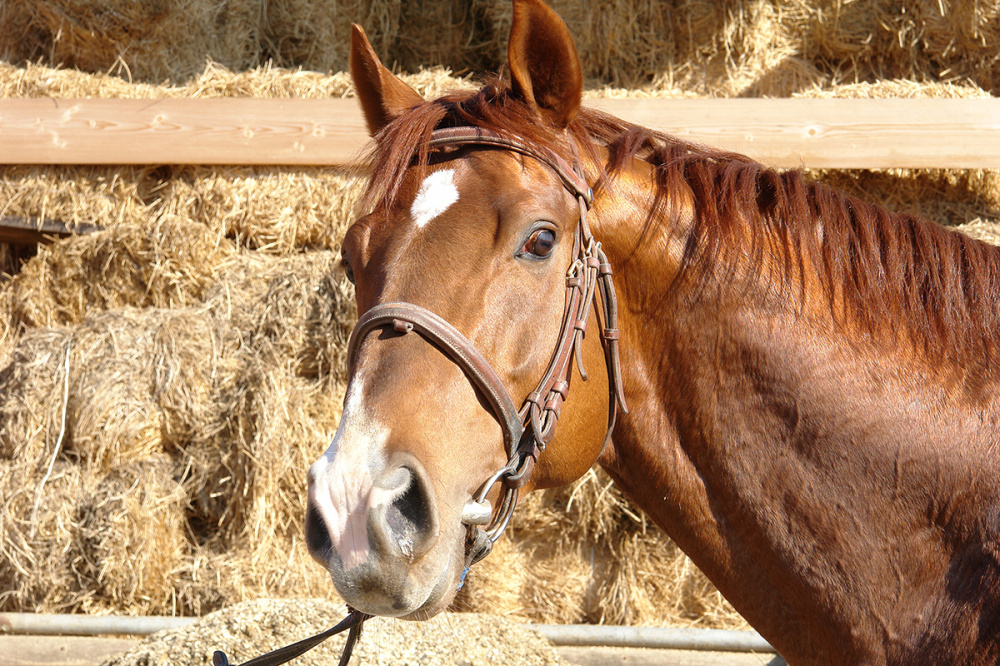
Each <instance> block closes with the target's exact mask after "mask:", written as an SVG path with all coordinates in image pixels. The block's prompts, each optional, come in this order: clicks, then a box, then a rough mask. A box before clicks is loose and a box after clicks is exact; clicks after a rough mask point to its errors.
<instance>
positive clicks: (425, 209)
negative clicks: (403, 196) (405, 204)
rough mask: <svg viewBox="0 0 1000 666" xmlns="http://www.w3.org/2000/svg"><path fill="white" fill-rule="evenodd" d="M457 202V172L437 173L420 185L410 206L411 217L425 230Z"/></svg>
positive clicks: (443, 170)
mask: <svg viewBox="0 0 1000 666" xmlns="http://www.w3.org/2000/svg"><path fill="white" fill-rule="evenodd" d="M456 201H458V188H457V187H455V170H454V169H442V170H441V171H435V172H434V173H432V174H431V175H429V176H427V177H426V178H424V182H423V183H421V184H420V190H419V191H418V192H417V198H416V199H414V200H413V205H412V206H410V217H412V218H413V223H414V224H415V225H417V228H418V229H423V228H424V227H425V226H427V223H428V222H430V221H431V220H433V219H434V218H435V217H437V216H438V215H440V214H441V213H443V212H445V211H446V210H448V208H449V207H451V205H452V204H453V203H455V202H456Z"/></svg>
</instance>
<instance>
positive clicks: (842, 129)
mask: <svg viewBox="0 0 1000 666" xmlns="http://www.w3.org/2000/svg"><path fill="white" fill-rule="evenodd" d="M590 105H591V106H593V107H594V108H599V109H601V110H604V111H607V112H608V113H611V114H613V115H616V116H619V117H621V118H627V119H628V120H630V121H631V122H634V123H637V124H639V125H643V126H646V127H650V128H654V129H658V130H661V131H663V132H666V133H668V134H673V135H675V136H679V137H682V138H685V139H689V140H692V141H697V142H700V143H705V144H708V145H710V146H715V147H718V148H723V149H725V150H731V151H733V152H738V153H743V154H745V155H749V156H750V157H753V158H754V159H757V160H760V161H761V162H763V163H765V164H768V165H770V166H776V167H820V168H822V167H825V168H833V169H869V168H870V169H878V168H915V169H933V168H941V169H997V168H1000V99H715V100H704V99H683V100H612V99H608V100H593V101H592V103H591V104H590Z"/></svg>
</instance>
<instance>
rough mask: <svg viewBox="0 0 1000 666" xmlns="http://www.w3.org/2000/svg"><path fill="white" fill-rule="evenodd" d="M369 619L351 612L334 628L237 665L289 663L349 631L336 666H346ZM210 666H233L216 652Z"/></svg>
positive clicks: (275, 665)
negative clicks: (346, 630)
mask: <svg viewBox="0 0 1000 666" xmlns="http://www.w3.org/2000/svg"><path fill="white" fill-rule="evenodd" d="M370 617H371V615H368V614H367V613H362V612H361V611H356V610H352V611H351V612H350V613H349V614H348V615H347V617H345V618H344V619H343V620H341V621H340V623H339V624H337V626H335V627H331V628H329V629H327V630H326V631H324V632H322V633H319V634H316V635H315V636H311V637H310V638H306V639H303V640H301V641H299V642H298V643H292V644H291V645H286V646H285V647H283V648H278V649H277V650H274V651H273V652H268V653H267V654H262V655H261V656H259V657H254V658H253V659H251V660H250V661H246V662H243V663H242V664H239V666H280V665H281V664H284V663H285V662H288V661H291V660H292V659H295V658H296V657H298V656H299V655H301V654H303V653H305V652H308V651H309V650H311V649H313V648H314V647H316V646H317V645H319V644H320V643H322V642H323V641H325V640H326V639H328V638H330V637H331V636H335V635H337V634H339V633H341V632H342V631H344V630H345V629H349V630H350V631H349V632H348V634H347V642H346V643H345V644H344V652H343V654H341V655H340V663H339V665H338V666H347V662H349V661H350V660H351V653H352V652H353V651H354V645H355V644H356V643H357V642H358V638H359V637H360V636H361V625H363V624H364V622H365V620H367V619H368V618H370ZM212 666H233V665H232V664H230V663H229V657H227V656H226V653H225V652H223V651H221V650H216V651H215V654H214V655H212Z"/></svg>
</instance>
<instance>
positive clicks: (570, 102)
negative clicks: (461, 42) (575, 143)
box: [507, 0, 583, 129]
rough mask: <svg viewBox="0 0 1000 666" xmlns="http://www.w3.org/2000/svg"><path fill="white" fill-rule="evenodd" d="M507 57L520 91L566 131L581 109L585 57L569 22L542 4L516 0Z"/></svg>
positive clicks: (517, 89) (514, 85)
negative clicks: (574, 37)
mask: <svg viewBox="0 0 1000 666" xmlns="http://www.w3.org/2000/svg"><path fill="white" fill-rule="evenodd" d="M507 59H508V60H509V62H510V72H511V78H512V79H513V88H514V93H515V94H517V95H519V96H520V97H521V99H523V100H524V101H525V102H527V103H528V105H529V106H531V107H533V108H534V109H535V110H536V111H537V112H538V114H539V115H540V116H542V117H543V118H545V119H546V120H548V121H549V122H550V123H551V124H553V125H555V126H556V127H557V128H559V129H564V128H566V127H567V126H568V125H569V124H570V123H571V122H572V121H573V118H575V117H576V112H577V111H578V110H579V109H580V95H581V94H582V92H583V74H582V73H581V71H580V57H579V56H578V55H577V52H576V46H574V44H573V38H572V37H571V36H570V34H569V29H568V28H567V27H566V24H565V23H563V20H562V19H561V18H559V15H558V14H556V13H555V12H554V11H553V10H552V9H550V8H549V7H548V5H546V4H545V3H544V2H542V0H514V21H513V23H512V24H511V28H510V43H509V44H508V46H507Z"/></svg>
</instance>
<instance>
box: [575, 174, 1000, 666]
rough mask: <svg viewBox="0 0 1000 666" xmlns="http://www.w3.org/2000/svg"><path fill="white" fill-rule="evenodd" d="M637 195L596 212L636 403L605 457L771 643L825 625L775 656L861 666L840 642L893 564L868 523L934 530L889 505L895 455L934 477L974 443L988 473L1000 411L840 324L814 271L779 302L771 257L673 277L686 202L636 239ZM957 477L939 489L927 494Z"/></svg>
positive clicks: (917, 359) (641, 195)
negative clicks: (801, 620) (794, 621)
mask: <svg viewBox="0 0 1000 666" xmlns="http://www.w3.org/2000/svg"><path fill="white" fill-rule="evenodd" d="M642 182H643V178H631V179H628V178H627V179H625V183H626V186H620V187H621V189H620V190H619V192H618V197H617V199H616V200H615V201H614V202H613V203H612V201H611V200H610V198H609V199H608V200H605V202H604V203H603V205H601V201H600V200H599V201H598V207H597V209H596V211H595V216H594V217H595V218H597V220H598V221H597V222H596V223H595V225H596V227H595V235H597V236H598V237H599V238H601V239H602V240H603V241H604V243H605V248H606V251H607V252H608V255H609V258H610V260H611V261H612V263H613V264H614V265H615V267H616V284H617V285H618V288H619V297H620V302H621V320H620V324H619V327H620V329H621V331H622V333H621V340H622V342H621V345H622V350H623V351H622V354H623V371H624V381H625V385H626V387H627V391H628V401H629V405H630V408H631V412H630V414H629V415H628V416H627V417H625V418H623V419H622V420H621V422H620V424H619V426H618V427H617V428H616V430H615V434H614V439H613V442H614V446H612V447H609V448H608V450H606V451H605V453H604V455H603V456H602V458H601V460H600V462H601V464H602V465H603V466H604V467H605V468H606V469H607V471H608V472H609V473H610V474H611V476H612V477H613V478H614V479H615V480H616V481H617V482H618V484H619V485H620V486H621V487H622V488H623V489H624V490H625V492H626V493H627V494H628V495H629V496H630V497H632V499H633V500H634V501H636V503H638V504H639V505H640V506H642V507H643V509H644V510H645V511H646V512H647V513H648V514H649V515H650V516H651V517H652V518H653V520H654V521H655V522H657V523H658V524H659V525H660V526H661V527H662V528H664V529H665V531H666V532H667V533H668V534H669V535H670V536H671V537H672V538H673V539H674V540H675V541H676V542H677V543H678V545H680V547H681V548H682V549H683V550H684V551H685V552H687V553H688V554H689V555H690V556H691V557H692V559H693V560H694V561H695V563H696V564H697V565H698V566H699V567H700V568H701V569H702V570H703V571H705V572H706V574H707V575H708V576H709V578H710V579H711V580H712V581H713V582H714V583H715V584H716V585H717V587H718V588H719V589H720V591H722V592H723V594H724V595H725V596H726V597H727V599H729V600H730V601H731V602H732V603H733V604H734V606H736V608H737V610H739V611H740V612H741V613H743V615H744V616H745V617H746V618H747V619H748V620H750V622H751V623H752V624H753V625H754V626H755V627H757V628H758V630H760V631H761V632H762V633H763V634H764V635H765V637H768V638H771V639H772V642H774V641H775V639H777V640H778V641H789V639H788V638H787V636H788V632H787V631H786V630H785V628H784V627H782V626H781V624H782V623H783V622H788V621H789V620H790V617H806V616H816V617H822V618H824V620H823V622H821V623H817V624H816V625H814V626H812V627H810V628H808V630H806V629H804V630H803V631H802V637H801V640H793V641H790V642H782V643H781V644H776V647H778V648H779V649H780V650H781V651H782V652H783V653H784V654H785V656H786V657H789V658H792V657H795V656H799V657H805V658H806V659H817V658H819V657H820V656H822V655H823V654H826V655H827V656H829V655H830V654H841V655H842V654H845V653H848V654H851V653H852V650H853V654H854V656H855V657H856V659H855V661H857V662H861V661H865V660H866V659H868V658H870V657H871V656H872V655H871V654H869V653H867V652H865V650H867V649H868V648H866V647H865V643H864V641H863V640H861V639H857V638H856V637H854V638H852V634H851V631H852V628H854V629H856V628H857V627H858V626H859V625H860V626H868V625H870V624H872V623H874V622H876V620H877V619H878V618H873V614H875V615H877V614H878V611H879V609H878V608H877V606H878V604H877V603H875V602H872V600H871V599H858V600H852V599H849V598H848V597H847V595H848V594H849V593H850V591H851V590H855V591H856V590H857V589H858V588H859V586H860V587H862V588H864V587H865V586H866V585H869V586H871V587H870V588H868V589H869V590H872V589H879V588H880V587H881V588H884V587H885V585H886V584H887V581H888V580H889V573H887V572H891V569H892V567H893V566H897V565H898V562H895V561H893V562H889V561H888V560H887V559H886V557H887V555H886V554H885V553H882V552H879V551H878V550H877V549H878V548H879V547H880V545H879V544H881V543H884V539H880V536H881V534H869V533H867V528H866V525H877V526H878V527H877V530H879V531H881V530H886V531H889V532H890V533H893V534H898V535H899V538H900V539H905V538H907V535H908V534H911V533H912V531H913V529H914V527H913V526H914V525H919V524H920V523H921V521H926V520H927V510H926V504H922V500H921V499H920V498H917V499H913V500H912V505H913V506H912V507H911V508H913V509H914V510H915V512H914V513H913V514H910V515H906V514H905V512H901V511H900V506H899V502H898V501H893V500H892V499H891V498H890V497H889V494H887V493H886V488H893V487H896V488H897V489H899V488H900V486H899V484H900V476H899V470H898V468H894V465H893V460H896V461H897V462H898V457H899V455H900V452H901V451H904V452H905V456H907V457H909V458H912V459H914V460H918V459H922V456H924V457H929V458H931V459H933V460H936V461H937V464H941V454H940V451H942V450H947V449H948V448H949V447H950V448H952V449H953V448H954V447H953V443H954V442H955V441H963V442H971V443H972V444H973V446H972V447H970V448H969V449H967V450H965V451H964V452H963V453H962V455H964V456H969V457H971V460H972V461H973V462H969V463H968V464H969V465H975V464H979V463H982V461H983V460H984V459H985V452H986V451H987V450H988V449H989V446H990V443H989V435H986V434H983V433H982V432H981V431H980V430H977V428H979V427H980V425H981V420H980V419H981V417H982V411H981V410H983V409H985V410H987V411H988V412H990V413H992V415H993V418H996V416H997V409H996V404H995V403H996V401H995V400H993V401H991V402H990V404H989V405H988V406H986V407H983V406H982V405H979V406H970V405H969V404H968V403H967V402H965V401H964V397H963V395H962V393H963V392H962V389H961V388H960V387H959V388H955V387H952V388H948V387H944V388H942V381H943V380H942V379H941V377H940V376H936V375H934V374H933V368H932V364H930V363H928V362H927V359H926V358H925V357H924V356H923V355H922V354H921V352H920V350H918V349H917V348H916V346H914V345H910V344H908V343H906V342H905V341H902V342H899V343H898V344H896V345H895V346H893V347H889V348H887V347H886V346H884V345H880V344H876V343H875V342H873V341H872V340H870V339H866V337H865V334H864V332H863V331H860V330H857V329H856V328H852V325H851V323H850V322H845V321H839V322H838V321H836V320H835V313H836V311H837V309H838V307H837V304H836V303H834V304H833V306H832V307H831V303H830V300H831V299H830V298H828V297H827V296H825V295H824V293H825V292H823V291H822V290H821V289H820V286H819V285H818V284H816V283H815V281H814V280H813V279H812V278H809V277H808V275H810V271H808V270H801V271H800V273H801V274H798V273H795V271H794V270H793V273H795V274H796V275H798V278H799V279H797V280H795V279H793V280H790V281H788V286H786V287H784V288H782V289H776V288H775V286H774V283H773V282H772V281H770V280H768V279H766V277H765V279H761V276H762V275H764V276H766V275H768V274H769V273H771V271H772V269H773V270H775V271H777V270H778V268H779V267H777V266H775V265H773V264H772V263H768V262H769V261H771V262H777V261H780V262H782V264H783V269H787V267H788V262H787V260H786V258H781V257H777V258H771V259H768V258H767V257H765V258H764V261H763V262H761V263H757V264H755V265H753V266H751V265H750V263H749V262H747V263H744V264H742V265H740V263H739V260H738V259H737V261H736V263H735V265H734V264H728V265H727V264H724V263H723V262H718V263H717V265H715V266H714V267H712V269H711V270H708V271H701V272H698V273H696V275H697V277H698V279H697V280H687V279H680V280H678V270H679V268H678V267H679V262H680V259H681V254H682V253H683V249H684V247H685V246H686V243H687V240H688V234H689V232H690V229H689V227H690V223H691V220H692V219H693V214H692V212H691V208H690V205H689V202H685V201H684V200H679V201H675V202H674V203H675V204H676V205H674V206H666V207H664V208H663V210H665V211H672V213H671V215H673V216H674V217H673V219H660V220H651V221H650V222H651V223H650V224H649V225H648V228H647V231H646V233H645V235H640V234H639V233H638V232H637V229H638V228H642V227H643V226H646V225H645V224H644V222H645V220H644V217H643V216H644V211H645V210H646V208H645V207H646V206H647V204H648V203H649V202H650V201H651V200H652V198H653V192H651V191H649V190H648V188H646V189H643V187H642V186H641V185H640V183H642ZM640 237H641V238H642V240H641V242H636V240H637V239H638V238H640ZM734 256H736V257H737V258H738V257H739V256H740V255H739V254H738V253H737V254H736V255H734ZM743 259H746V257H743ZM798 259H801V263H800V266H804V265H805V264H807V263H808V261H809V259H808V257H805V258H802V257H798ZM792 264H793V265H794V264H795V262H794V261H793V262H792ZM835 297H836V295H835ZM834 300H835V299H834ZM887 316H888V313H887ZM887 327H888V328H887V330H889V331H890V332H891V331H892V323H891V322H887ZM977 409H979V410H980V411H979V412H978V418H977V416H976V410H977ZM945 412H949V418H950V419H951V420H950V421H949V422H948V423H943V422H942V420H941V417H942V414H943V413H945ZM935 428H937V430H936V431H935V430H934V429H935ZM929 430H930V431H931V432H928V431H929ZM914 443H918V444H914ZM921 446H924V448H920V447H921ZM928 449H930V450H932V453H931V454H930V455H929V456H928V455H927V454H928ZM921 464H922V463H921ZM988 468H992V469H993V470H994V471H996V470H995V468H996V463H995V462H990V463H988ZM913 469H914V470H915V473H916V474H917V477H920V475H921V474H923V473H924V472H925V471H926V470H925V469H924V468H923V467H921V466H920V465H919V464H916V463H915V465H914V468H913ZM966 481H967V479H966ZM961 482H962V478H961V477H959V478H956V479H955V480H952V479H948V478H945V479H943V480H942V479H940V478H939V479H938V483H939V485H938V487H937V489H936V490H937V491H938V492H948V489H949V487H950V485H951V486H956V487H957V486H959V485H960V484H961ZM894 484H895V485H894ZM914 484H915V486H919V485H920V484H919V483H916V482H914ZM949 484H950V485H949ZM976 489H977V490H978V486H977V488H976ZM900 492H902V493H903V494H906V493H909V492H911V489H910V488H909V487H907V486H906V484H904V487H902V489H901V490H900ZM914 492H920V491H919V490H918V491H914ZM963 492H964V491H963ZM983 492H992V491H988V490H984V491H983ZM995 494H996V493H995V492H994V495H995ZM789 502H791V503H792V504H791V505H790V504H789ZM824 540H826V541H824ZM866 540H867V541H866ZM925 555H926V556H925V558H924V560H923V561H922V562H921V563H914V566H917V565H918V564H920V565H922V566H928V567H930V568H931V569H933V568H935V567H938V568H940V567H941V566H945V567H946V566H947V554H946V553H944V552H937V551H935V552H933V553H929V554H925ZM883 574H884V575H883ZM880 576H881V577H880ZM872 593H874V592H872ZM886 612H888V611H886ZM851 641H856V643H851ZM845 645H846V647H845Z"/></svg>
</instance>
